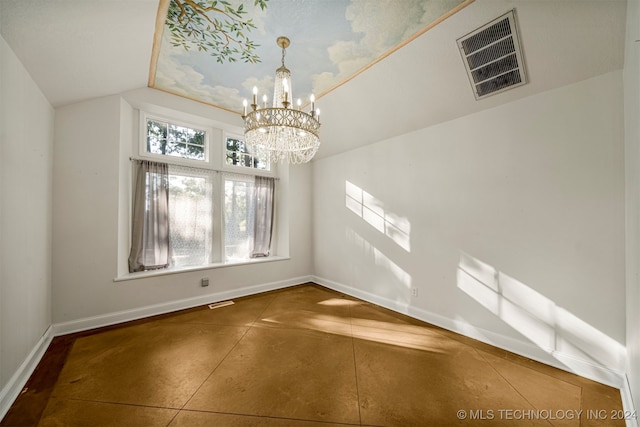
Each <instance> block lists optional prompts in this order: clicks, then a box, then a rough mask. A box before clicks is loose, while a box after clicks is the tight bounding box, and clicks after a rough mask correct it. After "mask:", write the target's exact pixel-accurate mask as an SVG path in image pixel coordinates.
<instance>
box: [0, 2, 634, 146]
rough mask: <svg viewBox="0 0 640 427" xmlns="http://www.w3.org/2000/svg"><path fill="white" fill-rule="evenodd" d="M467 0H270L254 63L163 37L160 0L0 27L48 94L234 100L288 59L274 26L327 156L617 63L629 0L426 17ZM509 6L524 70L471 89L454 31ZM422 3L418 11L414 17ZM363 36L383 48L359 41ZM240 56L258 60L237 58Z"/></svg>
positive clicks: (8, 9) (0, 18)
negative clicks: (312, 97)
mask: <svg viewBox="0 0 640 427" xmlns="http://www.w3.org/2000/svg"><path fill="white" fill-rule="evenodd" d="M231 3H233V5H234V7H236V8H237V5H238V4H240V3H243V2H241V1H233V2H231ZM244 3H247V4H248V5H250V6H253V3H254V1H253V0H250V1H247V0H245V1H244ZM461 3H462V2H461V1H456V0H326V1H320V0H316V1H308V0H269V1H268V2H267V5H266V9H265V10H264V11H262V10H256V11H254V12H251V13H252V15H251V16H252V17H253V19H254V21H253V22H254V23H255V24H256V28H255V29H253V30H252V32H251V33H250V34H251V35H252V36H255V37H254V38H255V41H256V43H258V44H260V47H259V49H257V50H256V52H257V53H258V54H259V56H260V58H261V61H262V62H260V63H259V65H256V64H244V63H243V62H242V61H239V63H234V64H229V63H228V61H227V62H224V61H223V63H218V62H216V61H215V60H214V61H213V63H209V62H207V61H208V60H207V61H205V60H204V59H203V58H204V57H199V58H200V59H194V58H196V57H193V58H192V59H189V55H186V54H185V53H184V47H180V46H178V47H177V48H176V47H173V48H172V46H171V43H170V40H171V39H170V37H169V38H167V35H170V31H168V32H166V34H167V35H166V36H165V39H164V40H163V38H162V35H161V34H162V31H157V30H158V28H160V29H162V28H163V26H164V25H165V17H166V15H163V14H164V13H166V12H164V11H166V10H167V5H168V3H167V2H165V1H164V0H163V1H161V2H158V0H137V1H131V0H129V1H119V0H101V1H100V0H1V1H0V34H2V36H3V38H4V39H5V40H6V41H7V43H8V44H9V46H10V47H11V48H12V49H13V51H14V52H15V53H16V55H17V56H18V58H19V59H20V60H21V62H22V63H23V64H24V66H25V68H26V69H27V70H28V71H29V73H30V74H31V76H32V77H33V79H34V80H35V81H36V83H37V84H38V85H39V86H40V88H41V89H42V91H43V93H44V95H45V96H46V97H47V99H48V100H49V101H50V102H51V104H52V105H53V106H61V105H65V104H70V103H74V102H78V101H81V100H85V99H90V98H95V97H99V96H105V95H110V94H114V93H122V92H125V91H128V90H130V89H136V88H140V87H145V86H147V85H149V83H151V84H152V85H153V86H156V87H158V88H159V89H162V90H164V91H168V92H175V93H178V94H179V95H182V96H188V97H193V98H198V92H199V91H202V90H204V96H210V97H211V98H210V99H208V100H205V101H207V102H210V103H211V104H215V105H218V106H220V107H223V108H228V109H232V110H233V109H234V106H235V105H236V104H237V103H238V100H239V99H241V98H242V97H244V96H247V97H248V96H250V86H252V84H251V83H252V82H254V81H255V82H259V81H261V82H262V83H263V84H264V89H261V90H264V91H265V92H268V90H269V89H268V81H269V79H270V78H271V76H272V75H273V72H274V71H275V68H276V67H277V66H279V65H280V54H281V52H280V48H279V47H278V46H276V43H275V37H274V36H275V35H287V36H289V37H290V38H291V40H292V44H291V47H290V48H289V49H288V50H287V57H286V62H287V66H288V67H289V68H290V69H291V71H292V74H293V80H294V83H293V84H294V90H297V94H296V95H295V96H296V97H297V96H304V95H306V94H307V93H309V92H312V91H313V92H316V93H317V94H318V95H321V94H322V93H325V94H324V95H323V96H322V97H321V98H320V99H319V100H318V102H317V105H318V106H319V107H320V108H322V116H323V118H322V121H323V127H322V130H321V139H322V146H321V148H320V151H319V153H318V156H319V157H322V156H327V155H331V154H335V153H338V152H341V151H344V150H347V149H351V148H355V147H358V146H361V145H364V144H368V143H372V142H376V141H379V140H382V139H386V138H390V137H393V136H395V135H399V134H402V133H406V132H411V131H414V130H417V129H420V128H424V127H428V126H432V125H435V124H438V123H443V122H446V121H448V120H452V119H454V118H457V117H461V116H464V115H467V114H472V113H474V112H478V111H481V110H484V109H488V108H493V107H495V106H497V105H500V104H504V103H507V102H512V101H515V100H517V99H520V98H523V97H526V96H530V95H534V94H536V93H539V92H543V91H547V90H551V89H554V88H557V87H561V86H564V85H567V84H571V83H574V82H578V81H581V80H585V79H588V78H590V77H594V76H597V75H600V74H604V73H607V72H610V71H614V70H619V69H621V68H622V67H623V58H624V56H623V52H624V32H625V12H626V2H625V1H623V0H553V1H541V0H476V1H475V2H467V3H470V4H468V5H466V4H462V6H465V5H466V7H461V10H459V11H456V13H453V14H452V15H451V16H450V17H448V18H447V19H444V20H442V22H439V23H438V24H437V25H434V26H432V27H430V26H429V23H430V22H433V21H436V22H438V19H437V18H438V17H439V16H441V15H442V14H446V13H447V11H450V10H452V9H454V8H455V7H456V6H457V5H459V4H461ZM318 6H321V7H318ZM163 7H164V8H163ZM512 9H515V10H516V16H517V22H518V26H519V30H520V38H521V43H522V48H523V53H524V60H525V67H526V70H527V74H528V76H529V82H528V83H527V84H525V85H523V86H520V87H518V88H515V89H513V90H511V91H507V92H504V93H500V94H497V95H494V96H490V97H488V98H486V99H483V100H479V101H477V100H475V98H474V96H473V92H472V90H471V86H470V83H469V79H468V77H467V74H466V72H465V69H464V65H463V62H462V59H461V55H460V52H459V49H458V46H457V43H456V40H457V39H458V38H460V37H461V36H464V35H466V34H468V33H469V32H471V31H473V30H475V29H476V28H478V27H480V26H482V25H484V24H485V23H487V22H489V21H491V20H493V19H494V18H496V17H498V16H500V15H502V14H504V13H505V12H507V11H509V10H512ZM159 10H160V14H158V11H159ZM407 11H411V13H407ZM417 11H423V12H424V13H423V14H422V15H420V16H419V17H418V13H417ZM427 11H430V12H429V13H427ZM277 12H278V13H280V15H279V14H278V13H277ZM246 16H249V15H246ZM267 24H268V25H267ZM401 30H404V31H401ZM424 30H427V31H425V32H424V33H422V34H420V32H421V31H424ZM416 33H418V34H420V35H418V36H417V37H415V38H413V36H414V35H415V34H416ZM154 36H156V43H155V46H156V50H155V51H154ZM374 36H375V38H376V39H375V40H373V37H374ZM271 39H273V40H271ZM407 40H408V41H409V42H408V43H406V45H403V46H401V47H400V48H397V49H396V47H398V45H402V42H403V41H407ZM167 41H168V42H167ZM365 44H366V47H371V46H376V47H377V48H378V50H375V51H373V50H372V51H368V52H364V53H363V46H364V45H365ZM163 49H164V50H163ZM180 49H182V50H180ZM205 53H206V52H205ZM207 56H208V57H209V58H213V57H212V56H211V55H210V52H209V55H207ZM176 58H179V61H178V62H176ZM381 58H382V59H381ZM214 59H215V58H214ZM171 61H173V63H172V62H171ZM176 64H178V65H179V67H176V66H175V65H176ZM208 64H209V65H208ZM372 64H373V65H372ZM185 65H187V66H188V67H187V68H185ZM242 66H244V67H250V70H251V71H240V70H241V69H242V70H245V68H238V67H242ZM172 67H173V68H172ZM189 70H191V71H194V72H195V73H196V74H193V73H192V74H189ZM354 75H355V78H352V79H350V78H351V77H353V76H354ZM159 76H160V78H158V77H159ZM224 76H227V77H229V76H235V77H234V78H235V80H234V79H231V78H229V79H228V80H225V77H224ZM323 77H325V79H324V83H321V82H322V81H323ZM264 82H267V84H265V83H264ZM172 84H173V85H174V86H173V87H172V86H171V85H172ZM314 84H317V86H315V87H314ZM336 85H337V86H336ZM180 86H183V87H182V88H181V89H176V88H178V87H180ZM333 87H336V88H335V89H334V90H331V91H329V92H328V93H327V90H328V89H331V88H333ZM224 88H226V89H228V90H226V91H225V90H222V89H224ZM296 88H299V89H296ZM180 90H182V91H184V93H180ZM216 90H217V93H214V92H216ZM189 91H191V92H192V93H191V95H190V94H189ZM207 91H209V92H207ZM218 93H222V94H223V96H222V97H221V98H220V97H217V94H218ZM224 94H226V96H225V95H224ZM227 101H228V102H227ZM237 111H238V112H239V111H240V107H239V106H238V108H237ZM237 122H238V123H240V118H239V115H238V117H237ZM505 126H508V124H505Z"/></svg>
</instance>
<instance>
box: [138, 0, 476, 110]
mask: <svg viewBox="0 0 640 427" xmlns="http://www.w3.org/2000/svg"><path fill="white" fill-rule="evenodd" d="M164 1H166V2H168V12H167V17H166V20H165V22H164V26H163V28H161V29H157V30H156V31H161V32H162V36H161V38H160V46H159V48H158V46H157V45H156V47H155V49H154V55H156V57H155V58H154V61H152V64H154V65H155V70H154V69H153V65H152V70H151V78H150V81H149V85H150V86H151V87H154V88H156V89H160V90H163V91H166V92H170V93H174V94H176V95H180V96H184V97H187V98H190V99H194V100H197V101H201V102H205V103H207V104H211V105H214V106H217V107H220V108H224V109H227V110H231V111H234V112H240V111H241V110H242V100H243V99H250V98H251V96H252V89H253V87H254V86H256V87H257V88H258V91H259V97H260V99H261V98H262V94H265V93H266V94H267V96H268V97H269V102H271V98H272V96H273V80H274V75H275V70H276V68H278V67H279V66H280V65H281V63H282V50H281V48H280V47H279V46H278V45H277V44H276V39H277V38H278V37H279V36H286V37H288V38H289V39H290V40H291V45H290V46H289V47H288V48H287V50H286V57H285V64H286V66H287V68H289V70H291V80H292V95H293V96H292V99H297V98H301V99H302V100H303V104H305V103H306V102H307V101H308V99H309V96H310V95H311V94H312V93H313V94H315V95H316V97H319V96H321V95H322V94H324V93H327V92H328V91H330V90H331V89H333V88H335V87H337V86H339V85H340V84H341V83H343V82H345V81H347V80H349V79H350V78H352V77H353V76H354V75H356V74H358V73H359V72H360V71H362V70H363V69H366V68H367V67H368V66H370V65H371V64H373V63H375V62H376V61H377V60H379V59H380V58H381V57H384V56H386V55H387V54H389V53H390V52H392V51H393V50H395V49H396V48H397V47H398V46H401V45H403V44H404V43H405V42H406V41H408V40H411V39H413V38H415V37H416V36H417V35H419V34H421V33H422V32H424V31H426V30H427V29H428V28H429V27H430V26H431V25H433V24H434V23H436V22H438V21H439V20H441V19H442V18H443V17H446V16H448V15H449V14H451V13H453V12H454V11H456V10H457V9H458V8H460V7H462V5H463V3H468V1H467V2H465V0H228V1H224V0H217V1H216V0H164ZM165 6H166V3H165ZM156 43H157V42H156Z"/></svg>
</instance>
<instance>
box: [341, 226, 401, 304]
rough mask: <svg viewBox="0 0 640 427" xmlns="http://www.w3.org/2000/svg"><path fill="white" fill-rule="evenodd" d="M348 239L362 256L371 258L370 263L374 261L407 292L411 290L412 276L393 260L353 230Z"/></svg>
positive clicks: (348, 234)
mask: <svg viewBox="0 0 640 427" xmlns="http://www.w3.org/2000/svg"><path fill="white" fill-rule="evenodd" d="M346 238H347V241H348V242H350V243H351V244H352V245H353V246H354V247H355V248H356V249H357V250H358V251H359V252H360V253H361V254H363V255H364V256H365V257H367V258H369V261H373V264H374V265H376V266H377V267H380V268H381V269H383V270H384V271H387V272H388V273H390V274H391V276H392V277H393V278H394V279H395V280H396V282H397V283H400V284H401V285H402V286H403V287H405V288H406V290H407V291H408V290H409V289H411V275H410V274H409V273H407V272H406V271H405V270H403V269H402V267H400V266H399V265H398V264H396V263H395V262H393V260H391V258H389V257H388V256H387V255H385V254H384V253H383V252H382V251H380V250H379V249H378V248H376V247H375V246H373V245H372V244H371V243H369V241H367V240H366V239H364V238H363V237H362V236H360V235H359V234H358V233H356V232H355V231H353V230H351V229H347V235H346Z"/></svg>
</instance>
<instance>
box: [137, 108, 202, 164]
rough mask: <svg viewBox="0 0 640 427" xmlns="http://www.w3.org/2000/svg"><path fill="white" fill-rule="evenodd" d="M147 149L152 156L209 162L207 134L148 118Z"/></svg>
mask: <svg viewBox="0 0 640 427" xmlns="http://www.w3.org/2000/svg"><path fill="white" fill-rule="evenodd" d="M146 124H147V126H146V149H145V151H146V152H147V153H150V154H157V155H162V156H174V157H181V158H183V159H190V160H200V161H206V160H207V132H205V131H204V130H201V129H196V128H193V127H188V126H182V125H178V124H174V123H169V122H167V121H164V120H161V119H156V118H150V117H146Z"/></svg>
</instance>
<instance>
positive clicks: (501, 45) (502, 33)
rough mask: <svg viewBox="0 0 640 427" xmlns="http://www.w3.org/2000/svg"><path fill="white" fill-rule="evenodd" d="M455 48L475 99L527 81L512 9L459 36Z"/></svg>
mask: <svg viewBox="0 0 640 427" xmlns="http://www.w3.org/2000/svg"><path fill="white" fill-rule="evenodd" d="M458 47H459V48H460V53H461V54H462V60H463V62H464V66H465V68H466V69H467V74H468V75H469V80H470V81H471V87H472V88H473V93H474V95H475V96H476V99H481V98H484V97H486V96H488V95H492V94H494V93H499V92H502V91H505V90H507V89H512V88H515V87H517V86H520V85H523V84H525V83H526V82H527V76H526V74H525V71H524V61H523V60H522V52H521V50H520V41H519V40H518V31H517V27H516V19H515V10H511V11H509V12H507V13H506V14H504V15H502V16H501V17H499V18H497V19H495V20H493V21H491V22H489V23H488V24H486V25H483V26H482V27H480V28H478V29H477V30H475V31H473V32H472V33H469V34H467V35H466V36H464V37H462V38H460V39H458Z"/></svg>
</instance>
